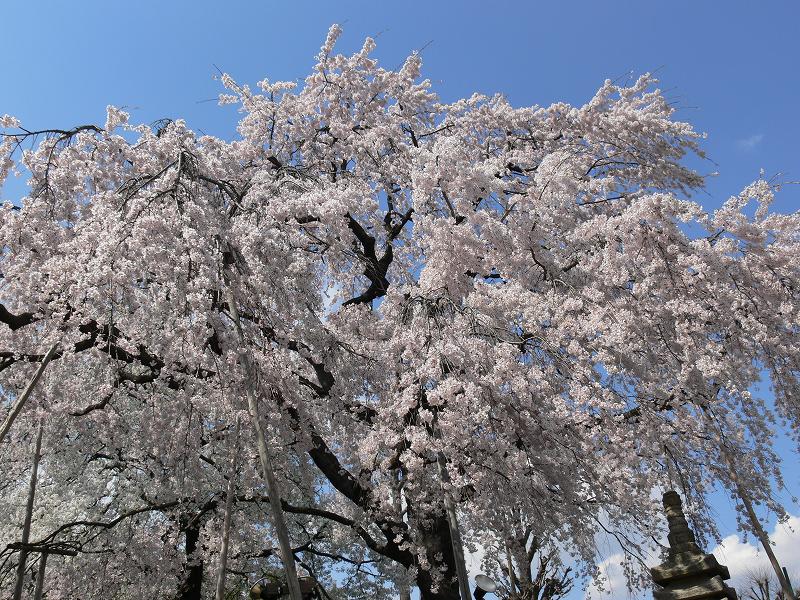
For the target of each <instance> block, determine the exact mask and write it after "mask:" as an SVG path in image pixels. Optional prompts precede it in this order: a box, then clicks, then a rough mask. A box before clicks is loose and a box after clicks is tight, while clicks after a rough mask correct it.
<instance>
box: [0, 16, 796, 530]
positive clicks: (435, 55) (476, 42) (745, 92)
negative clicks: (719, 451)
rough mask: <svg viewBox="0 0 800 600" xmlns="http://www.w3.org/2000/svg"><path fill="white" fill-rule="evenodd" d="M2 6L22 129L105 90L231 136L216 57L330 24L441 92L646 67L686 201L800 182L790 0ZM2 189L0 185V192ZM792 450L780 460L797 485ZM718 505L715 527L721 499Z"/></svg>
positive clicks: (584, 78)
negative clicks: (763, 179) (685, 158)
mask: <svg viewBox="0 0 800 600" xmlns="http://www.w3.org/2000/svg"><path fill="white" fill-rule="evenodd" d="M1 14H2V27H1V28H0V36H2V37H0V39H1V40H2V43H3V49H4V56H3V58H4V60H3V63H4V64H3V72H4V73H5V75H4V76H3V82H2V83H1V84H0V114H2V113H9V114H12V115H15V116H17V117H19V118H20V119H21V120H22V122H23V124H24V125H25V126H26V127H28V128H46V127H65V126H71V125H78V124H83V123H87V122H95V123H103V122H104V120H105V107H106V105H107V104H115V105H118V106H125V107H127V108H128V109H129V110H130V111H131V112H132V114H133V120H136V121H144V122H151V121H154V120H156V119H159V118H162V117H171V118H177V117H181V118H185V119H186V120H187V122H188V123H189V125H190V126H191V127H193V128H195V129H196V130H202V131H204V132H206V133H210V134H215V135H220V136H223V137H226V138H230V137H231V136H232V135H233V126H234V124H235V122H236V119H237V114H236V112H235V110H233V109H231V108H230V107H218V106H217V105H216V102H215V101H214V100H215V99H216V97H217V95H218V94H219V92H220V91H222V90H221V87H220V85H219V83H218V82H216V81H214V80H213V76H214V75H215V74H216V73H217V67H219V69H221V70H223V71H225V72H228V73H230V74H231V75H233V76H234V78H235V79H237V80H238V81H240V82H242V83H255V82H256V81H258V80H260V79H263V78H264V77H269V78H270V79H271V80H276V79H288V80H293V79H298V78H303V77H305V75H306V74H307V73H308V72H309V69H310V67H311V65H312V64H313V60H314V59H313V57H314V55H315V54H316V53H317V51H318V49H319V46H320V44H321V43H322V41H323V39H324V37H325V34H326V32H327V29H328V27H329V26H330V24H331V23H333V22H338V23H340V24H342V25H343V27H344V35H343V36H342V38H341V39H340V42H339V46H338V48H339V49H340V50H343V51H352V50H355V49H357V48H360V46H361V43H362V41H363V38H364V37H365V36H367V35H369V36H372V37H376V38H377V42H378V49H377V51H376V55H377V57H378V58H379V59H380V60H381V61H382V62H383V63H384V64H385V65H387V66H392V67H393V66H395V65H398V64H399V63H400V62H401V61H402V60H403V59H404V58H405V56H406V55H407V54H408V53H410V52H411V51H412V50H414V49H419V48H422V47H424V51H423V60H424V66H423V72H424V75H425V76H426V77H428V78H430V79H431V80H433V81H434V83H435V88H436V89H437V90H438V92H439V93H440V95H441V96H442V98H443V99H444V100H455V99H457V98H459V97H463V96H469V95H470V94H471V93H472V92H475V91H480V92H484V93H490V94H491V93H495V92H502V93H504V94H506V95H507V96H508V97H509V99H510V100H511V101H512V102H513V103H514V104H517V105H530V104H540V105H547V104H550V103H551V102H554V101H561V100H563V101H567V102H570V103H574V104H581V103H583V102H585V101H586V100H588V99H589V98H590V97H591V96H592V94H593V93H594V91H595V90H596V89H597V88H598V87H599V86H600V84H601V83H602V82H603V80H604V79H606V78H611V79H617V78H620V79H621V80H624V79H625V78H627V77H629V76H631V77H635V76H636V75H638V74H640V73H643V72H645V71H655V72H656V73H657V75H658V77H659V78H660V79H661V87H662V89H664V90H667V96H668V97H669V98H670V99H672V100H673V101H674V103H675V105H676V106H677V107H678V108H679V112H678V118H680V119H682V120H688V121H690V122H692V123H693V124H694V125H695V127H696V128H697V129H698V130H699V131H705V132H707V133H708V136H709V137H708V139H707V140H706V142H705V144H704V148H705V149H706V151H707V153H708V155H709V158H710V159H711V160H712V161H713V163H712V162H705V163H700V164H698V168H699V170H700V171H701V172H706V173H710V172H712V171H718V172H719V175H718V176H717V177H714V178H712V179H710V180H709V183H708V187H707V192H706V193H700V194H698V195H697V197H696V199H697V200H698V201H699V202H701V203H702V204H703V205H705V206H707V207H708V208H713V207H715V206H718V205H719V204H720V203H721V202H722V201H724V200H725V199H726V197H727V196H728V195H730V194H733V193H736V192H738V191H739V190H740V189H741V188H742V187H743V186H744V185H746V184H747V183H749V182H750V181H752V180H753V179H754V178H756V177H757V176H758V173H759V169H761V168H763V169H764V171H765V173H766V175H767V177H770V176H773V175H776V174H778V173H781V174H782V175H778V177H777V179H778V180H780V181H789V180H795V181H796V180H800V152H798V148H797V144H798V141H800V118H798V112H797V110H798V109H797V106H798V96H800V94H799V93H798V92H800V45H799V44H798V39H800V3H797V2H794V1H788V0H787V1H784V2H769V1H767V2H759V3H755V2H746V1H732V0H728V1H725V2H722V1H718V2H713V1H710V0H709V1H705V2H704V1H702V0H693V1H686V0H673V1H671V2H655V1H646V0H639V1H634V0H621V1H612V0H607V1H605V2H590V1H588V0H587V1H584V2H566V1H550V2H535V1H529V2H525V1H522V0H519V1H517V2H508V1H504V0H491V1H489V2H486V1H484V2H477V1H473V0H467V1H456V0H452V1H441V2H436V1H435V0H427V1H424V2H419V1H417V0H413V1H410V0H404V1H402V2H385V1H379V0H376V1H373V2H348V1H344V0H342V1H341V2H329V1H322V0H320V1H319V2H307V1H306V2H303V1H297V2H294V3H291V2H285V1H284V2H272V1H262V2H256V1H252V2H242V1H229V2H209V1H206V0H202V1H201V0H194V1H185V0H181V1H164V0H162V1H160V2H155V1H139V2H125V3H123V2H112V1H108V0H106V1H102V2H101V1H98V0H82V1H79V2H66V1H64V2H55V1H50V2H44V1H42V2H37V1H35V0H28V1H27V2H22V1H15V2H8V3H5V6H4V7H3V11H2V13H1ZM209 99H211V101H208V100H209ZM18 189H19V186H18V184H15V183H11V184H9V185H8V186H7V187H6V189H5V190H4V191H3V194H2V195H3V196H4V197H7V198H10V197H12V196H13V195H14V194H15V193H16V191H17V190H18ZM798 197H800V187H798V186H789V187H788V188H787V189H786V190H785V191H784V192H783V193H782V195H780V196H779V198H778V202H777V204H776V208H777V209H779V210H781V211H786V212H788V211H794V210H796V209H797V203H796V200H795V199H796V198H798ZM787 448H788V446H787ZM796 462H797V460H796V456H793V457H791V458H790V466H789V472H790V475H789V479H790V480H793V481H795V482H796V481H797V479H798V477H797V474H798V471H797V468H796V467H795V466H794V463H796ZM795 485H796V484H795ZM795 490H797V488H796V487H795ZM719 510H720V517H721V519H722V521H723V529H724V530H725V532H726V533H729V532H731V530H732V528H733V526H734V523H733V520H732V518H731V515H730V511H729V509H728V507H727V502H725V501H721V502H720V503H719ZM791 510H792V511H793V512H794V513H795V514H797V513H798V512H800V509H798V507H797V506H794V507H792V508H791Z"/></svg>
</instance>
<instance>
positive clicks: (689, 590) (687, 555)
mask: <svg viewBox="0 0 800 600" xmlns="http://www.w3.org/2000/svg"><path fill="white" fill-rule="evenodd" d="M663 502H664V512H666V514H667V522H668V523H669V536H667V539H668V540H669V557H668V558H667V560H666V562H664V563H662V564H660V565H659V566H657V567H653V568H652V569H650V573H651V574H652V576H653V581H655V582H656V584H657V586H656V588H655V589H654V590H653V597H654V598H655V600H701V599H703V600H712V599H715V598H729V599H730V600H736V590H734V589H733V588H732V587H729V586H728V585H727V584H726V583H725V580H726V579H730V573H729V572H728V567H726V566H724V565H721V564H719V563H718V562H717V559H716V558H715V557H714V555H713V554H705V553H704V552H703V551H702V550H700V547H699V546H698V545H697V542H696V541H695V537H694V532H692V530H691V529H689V524H688V523H687V522H686V517H685V516H684V514H683V509H682V508H681V497H680V496H679V495H678V493H677V492H674V491H669V492H667V493H666V494H664V498H663Z"/></svg>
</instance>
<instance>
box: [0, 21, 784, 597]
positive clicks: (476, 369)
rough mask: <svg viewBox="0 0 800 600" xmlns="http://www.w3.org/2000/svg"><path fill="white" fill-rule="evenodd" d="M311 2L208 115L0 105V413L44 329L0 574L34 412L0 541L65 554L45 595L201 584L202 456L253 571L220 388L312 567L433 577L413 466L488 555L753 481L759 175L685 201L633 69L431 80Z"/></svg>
mask: <svg viewBox="0 0 800 600" xmlns="http://www.w3.org/2000/svg"><path fill="white" fill-rule="evenodd" d="M339 32H340V30H339V28H338V27H336V26H334V27H333V28H331V30H330V32H329V35H328V38H327V39H326V41H325V43H324V45H323V46H322V48H321V51H320V53H319V55H318V61H317V64H316V66H315V67H314V68H313V70H312V72H311V74H310V75H308V77H306V79H305V81H304V82H303V83H302V84H300V85H296V84H295V83H292V82H270V81H268V80H264V81H262V82H260V83H259V84H258V89H251V88H250V87H248V86H246V85H241V84H238V83H237V82H235V81H234V80H233V79H232V78H231V77H229V76H227V75H224V76H223V77H222V78H221V80H222V83H223V85H224V86H225V88H226V93H225V94H222V95H221V97H220V102H221V103H222V104H235V105H237V106H239V108H240V110H241V112H242V118H241V121H240V122H239V126H238V135H237V136H235V139H232V140H230V141H229V140H224V139H219V138H217V137H212V136H208V135H200V134H198V133H196V132H194V131H192V129H190V127H189V125H187V124H186V123H185V122H183V121H181V120H176V121H162V122H158V123H154V124H150V125H143V124H133V123H131V122H130V121H129V115H128V114H126V113H125V112H124V111H122V110H120V109H118V108H115V107H109V108H108V114H107V120H106V122H105V123H104V124H103V125H84V126H78V127H72V128H64V129H47V130H33V129H26V128H25V127H23V125H22V124H20V123H19V122H18V121H17V120H16V119H14V118H13V117H10V116H4V117H2V120H0V125H1V126H2V128H3V134H2V141H0V181H2V180H3V179H5V178H6V177H7V176H8V175H9V173H11V172H12V171H21V172H25V173H28V174H29V176H30V181H29V191H28V194H27V195H26V196H25V197H24V198H21V199H19V201H17V202H13V203H12V202H9V203H6V204H5V205H4V206H3V207H2V210H0V240H2V245H3V253H2V258H0V277H2V279H0V300H2V304H0V322H2V323H0V386H2V392H3V394H4V396H5V398H4V403H3V404H4V406H7V407H8V410H11V406H12V405H13V404H14V403H15V402H16V401H17V399H18V397H19V396H20V394H21V393H22V390H23V389H24V388H25V387H26V385H27V384H28V382H29V380H30V378H31V377H32V375H33V373H34V372H35V371H36V369H37V367H38V366H39V363H40V362H41V361H42V359H43V358H44V355H45V353H46V352H47V349H48V348H50V347H53V346H55V347H57V351H55V352H54V354H53V357H52V361H51V362H50V364H49V365H47V368H46V369H45V370H44V372H43V375H42V379H41V381H40V383H39V387H38V388H37V391H36V392H35V393H34V395H33V397H32V398H33V399H32V400H31V401H30V402H29V403H28V405H27V406H25V407H24V408H23V410H22V412H21V413H20V417H19V419H18V420H17V421H16V423H15V424H14V425H13V427H12V428H11V429H10V432H9V434H8V436H7V438H6V439H5V440H4V441H3V443H2V445H0V460H1V461H2V464H3V465H4V466H3V469H2V475H1V476H0V489H2V490H3V494H2V496H1V497H0V507H1V508H2V511H3V512H4V514H5V515H6V518H5V519H4V522H3V525H2V527H0V546H2V547H5V550H4V551H3V552H2V553H0V588H2V589H7V588H8V589H10V588H11V586H13V581H12V577H13V571H14V567H15V561H16V557H17V556H18V554H17V553H15V552H14V551H13V549H10V548H9V547H7V544H10V543H12V542H15V541H17V540H18V538H19V527H20V524H21V523H22V521H23V514H22V507H23V506H24V504H25V502H24V497H25V494H26V493H27V473H28V470H29V468H30V464H31V460H32V454H33V451H32V447H33V441H32V440H33V437H34V436H35V432H36V428H37V426H38V424H39V423H40V422H42V423H43V426H44V443H43V451H42V452H43V457H42V466H41V469H42V473H41V474H40V479H41V484H40V489H39V492H38V495H37V497H36V507H35V514H34V519H33V525H32V534H31V539H32V540H35V541H36V542H37V543H38V542H42V543H49V544H61V545H66V546H69V547H71V548H74V549H76V550H77V551H78V555H77V556H76V557H75V558H63V559H56V558H53V559H51V560H50V562H49V563H48V567H47V568H48V575H47V577H48V580H57V581H58V584H57V585H51V586H50V591H49V593H48V596H47V597H48V598H52V599H56V598H90V597H105V598H129V597H152V598H155V597H163V598H172V597H175V598H182V599H184V600H189V599H199V598H203V597H211V595H210V594H211V593H212V591H213V586H214V578H215V577H216V564H217V563H216V561H217V559H218V552H219V545H220V532H221V523H222V519H223V512H224V506H225V504H226V502H225V500H226V495H227V492H226V490H227V489H228V481H229V479H233V483H232V488H233V489H234V492H233V493H234V496H233V502H232V506H233V513H232V517H231V518H232V527H231V551H230V557H229V559H228V570H229V581H230V582H231V585H234V582H235V580H236V578H238V579H239V581H240V582H244V581H245V580H249V581H253V580H255V579H257V578H258V577H260V576H261V575H262V574H263V573H264V572H265V570H268V569H269V568H272V569H274V568H276V567H277V566H278V564H279V563H277V562H275V558H276V556H277V554H278V552H277V550H275V549H274V548H273V544H276V545H277V542H275V541H274V540H275V537H274V535H275V532H274V530H273V528H272V526H271V525H270V519H269V514H270V508H269V504H268V501H267V496H266V486H265V484H264V482H263V480H262V476H261V474H260V471H259V466H258V460H257V458H256V457H257V454H256V450H255V448H256V441H255V437H254V436H255V433H254V430H253V427H252V426H251V421H250V420H249V418H248V416H247V412H248V407H247V401H246V400H245V397H246V393H247V391H248V390H250V392H253V393H255V395H256V398H257V403H258V415H257V416H258V420H259V422H260V423H261V425H262V426H263V429H264V433H265V436H266V439H267V443H268V445H269V447H270V449H271V452H272V454H273V458H274V462H275V470H276V473H277V477H278V480H279V486H280V489H281V491H282V503H283V509H284V511H285V512H286V514H287V520H288V525H289V532H290V536H291V542H292V545H293V547H294V555H295V560H296V561H297V564H298V565H299V566H300V567H301V568H303V569H305V570H307V571H308V572H309V573H310V574H311V575H312V576H314V577H316V578H317V579H319V580H320V581H321V582H322V583H323V584H324V586H325V589H326V590H327V593H328V594H330V597H342V598H344V597H346V598H362V597H363V598H367V597H369V598H373V597H380V595H381V594H392V593H395V592H394V590H395V589H396V588H403V586H404V585H406V583H408V582H410V583H411V584H412V585H415V586H418V587H419V589H420V591H421V593H422V597H423V598H431V599H450V598H457V597H458V587H457V584H456V583H455V580H454V575H455V563H454V557H453V553H452V550H451V547H450V533H449V530H448V526H447V517H446V514H445V509H444V499H445V498H446V497H448V498H451V499H452V500H453V502H454V503H455V505H456V507H457V511H458V516H459V521H460V526H461V530H462V535H463V536H464V538H465V541H466V543H467V545H468V547H469V546H473V545H475V544H480V545H483V546H485V547H487V548H495V549H496V550H497V551H498V552H501V551H504V550H503V549H506V550H507V551H508V552H509V555H510V556H512V555H513V556H512V558H513V559H514V561H515V563H514V564H516V565H517V566H518V567H519V568H520V571H521V575H520V576H521V577H522V578H523V579H524V578H525V572H526V571H525V569H526V568H527V572H528V575H527V577H528V578H530V577H531V575H530V562H531V557H530V556H524V555H525V552H526V551H527V550H529V549H530V548H531V543H530V541H529V540H531V539H538V540H542V539H551V540H557V541H558V543H559V547H560V548H562V549H565V550H566V551H569V552H571V553H572V554H573V555H574V557H575V559H576V560H577V561H583V563H584V564H586V565H591V564H592V562H593V560H594V554H595V546H594V536H595V534H596V533H597V532H599V531H603V530H605V531H607V532H609V533H610V534H612V535H615V536H617V538H618V539H619V541H620V542H621V543H622V544H623V546H624V547H625V548H626V549H627V550H628V551H629V552H631V553H636V552H637V551H638V541H637V540H638V539H639V538H638V537H637V536H633V535H628V532H637V533H638V534H639V535H641V536H647V535H656V532H657V531H658V528H659V523H660V521H659V505H658V503H657V501H655V500H654V499H653V498H654V495H653V493H652V491H653V490H654V489H662V488H664V487H668V486H669V487H674V486H680V487H681V488H682V489H683V491H684V493H685V494H687V495H688V496H689V497H690V498H691V499H692V500H693V505H692V506H693V507H694V518H695V525H696V526H697V527H698V528H699V530H700V531H699V533H701V534H713V533H714V527H713V522H712V521H711V520H710V519H709V518H708V514H707V511H706V508H707V504H706V494H707V493H708V492H709V490H710V489H711V487H712V486H713V485H714V483H715V482H716V481H722V482H723V483H724V484H725V485H728V486H729V488H730V489H731V492H732V494H734V496H735V497H736V498H738V496H737V486H736V485H734V484H733V483H731V477H730V473H731V471H735V473H736V482H737V484H738V485H739V486H742V487H744V488H746V489H747V490H748V492H749V494H750V499H751V500H752V501H755V502H761V503H764V504H766V505H767V506H768V507H769V508H770V509H772V510H775V511H778V513H779V514H781V513H782V510H783V509H782V507H781V506H780V505H779V504H778V503H777V502H776V501H775V500H774V498H773V493H772V490H773V489H774V486H775V485H780V481H781V480H780V470H779V464H780V461H779V457H778V456H776V455H775V453H774V452H773V451H772V449H771V438H772V435H773V430H774V423H775V421H776V419H777V420H786V421H788V422H789V423H790V424H791V425H792V428H793V431H794V432H795V434H796V433H797V432H798V431H800V428H798V426H800V423H799V422H798V418H800V410H798V409H799V408H800V407H799V406H798V398H800V395H799V394H798V391H800V390H798V356H799V355H798V350H799V349H800V346H799V345H798V288H797V286H798V265H800V252H798V249H799V248H800V246H799V244H800V238H799V237H798V233H799V232H800V227H799V225H800V221H799V220H798V216H797V215H796V214H794V215H783V214H776V213H772V212H770V210H769V206H770V202H771V200H772V198H773V193H774V192H775V189H774V186H772V185H771V184H770V183H769V182H767V181H765V180H763V179H761V180H758V181H756V182H755V183H753V184H752V185H751V186H749V187H747V188H746V189H745V190H744V191H742V192H741V193H739V194H737V195H735V196H733V197H731V199H730V200H728V201H727V202H726V203H725V204H724V205H723V206H722V207H721V208H720V209H718V210H716V211H713V212H708V211H705V210H704V209H703V208H702V207H701V206H700V205H698V204H697V203H694V202H692V201H690V200H688V199H686V198H687V196H688V195H689V194H690V193H691V192H692V191H693V190H696V189H698V188H700V187H702V185H703V177H701V176H700V175H699V174H698V173H696V172H695V171H693V170H692V169H691V168H689V167H688V166H687V165H686V164H685V163H686V160H685V158H686V155H687V154H693V155H697V156H699V157H700V158H702V157H703V153H702V150H701V148H700V146H699V143H700V138H701V136H700V135H699V134H698V133H696V132H695V131H694V130H693V128H692V127H691V126H690V125H689V124H687V123H684V122H680V121H677V120H675V119H674V118H673V117H674V115H673V108H672V107H671V106H670V104H669V103H668V102H667V101H666V100H665V99H664V97H663V95H662V94H661V93H660V91H659V90H658V89H657V88H656V87H655V85H656V82H655V80H654V79H653V78H652V77H650V76H643V77H641V78H640V79H638V80H637V81H636V82H635V83H633V84H632V85H630V86H629V87H625V86H618V85H615V84H614V83H612V82H610V81H606V82H605V83H604V84H603V85H602V87H601V88H600V89H599V90H598V92H597V93H596V94H595V96H594V97H593V98H592V99H591V100H590V101H589V102H588V103H587V104H585V105H584V106H580V107H573V106H570V105H568V104H565V103H557V104H554V105H552V106H549V107H538V106H533V107H523V108H516V107H513V106H511V105H510V104H509V103H508V101H507V100H506V99H504V98H503V97H502V96H494V97H486V96H481V95H477V94H476V95H473V96H472V97H470V98H467V99H463V100H459V101H457V102H453V103H443V102H441V101H440V100H439V98H438V97H437V96H436V94H435V92H434V91H433V89H432V85H431V83H430V82H429V81H427V80H424V79H421V76H420V67H421V60H420V57H419V56H418V55H416V54H412V55H411V56H410V57H409V58H408V59H407V60H406V61H405V63H404V64H403V65H402V66H401V67H399V68H398V69H396V70H387V69H384V68H382V67H380V66H379V65H378V64H377V62H376V61H375V60H374V59H373V58H371V52H372V50H373V48H374V42H373V41H372V40H371V39H367V40H366V42H365V43H364V46H363V48H362V49H361V50H360V51H358V52H356V53H355V54H353V55H352V56H344V55H341V54H336V53H335V50H334V46H335V42H336V38H337V36H338V35H339ZM26 126H27V125H26ZM753 206H755V209H753ZM237 327H240V328H241V336H239V334H238V332H237ZM248 365H249V367H250V368H245V367H247V366H248ZM762 377H768V378H769V381H770V383H771V387H772V390H773V392H774V401H772V400H770V399H765V398H763V397H759V396H758V395H755V394H752V393H751V390H752V388H753V386H754V384H756V383H757V382H758V381H760V379H761V378H762ZM442 466H443V469H444V473H442ZM443 474H444V476H443ZM743 526H745V527H748V525H747V524H746V523H743ZM519 540H524V541H523V542H522V543H520V542H519ZM514 541H516V543H512V542H514ZM536 543H541V542H536ZM548 556H550V555H549V554H548ZM270 560H273V562H272V563H271V567H270V566H269V565H270V562H269V561H270ZM548 560H549V559H548ZM526 561H527V562H526ZM31 569H32V570H31V573H32V572H33V571H35V564H34V565H33V566H32V567H31ZM143 574H144V575H146V577H143V576H142V575H143ZM404 582H406V583H404ZM528 583H531V582H530V581H528Z"/></svg>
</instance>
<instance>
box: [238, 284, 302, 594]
mask: <svg viewBox="0 0 800 600" xmlns="http://www.w3.org/2000/svg"><path fill="white" fill-rule="evenodd" d="M227 300H228V310H230V313H231V318H232V319H233V324H234V327H235V329H236V337H237V339H238V341H239V349H238V354H239V360H240V362H241V363H242V369H243V370H244V376H245V394H246V395H247V408H248V412H249V413H250V421H251V423H252V425H253V429H254V430H255V433H256V444H257V445H258V456H259V458H260V459H261V470H262V473H263V475H264V479H265V480H266V482H267V494H268V496H269V504H270V508H271V511H270V514H271V515H272V524H273V526H274V527H275V533H277V535H278V545H279V547H280V550H281V561H282V562H283V568H284V570H285V571H286V584H287V586H288V587H289V597H290V598H291V600H303V597H302V594H301V592H300V582H299V581H298V579H297V569H296V568H295V565H294V553H293V552H292V545H291V542H290V541H289V529H288V528H287V527H286V518H285V516H284V514H283V508H282V507H281V492H280V488H279V487H278V480H277V479H276V478H275V471H274V470H273V468H272V457H271V456H270V452H269V448H268V447H267V441H266V437H265V436H264V430H263V429H262V427H261V422H260V421H259V418H258V403H257V401H256V391H255V382H256V377H255V375H256V374H255V370H254V369H253V365H252V364H251V362H250V355H249V354H248V352H247V341H246V340H245V337H244V332H243V331H242V323H241V320H240V319H239V310H238V308H237V307H236V299H235V298H234V296H233V292H232V291H231V289H230V287H228V289H227Z"/></svg>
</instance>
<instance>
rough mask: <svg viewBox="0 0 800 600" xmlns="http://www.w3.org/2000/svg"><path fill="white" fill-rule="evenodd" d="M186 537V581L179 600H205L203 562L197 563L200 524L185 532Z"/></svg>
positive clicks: (188, 527)
mask: <svg viewBox="0 0 800 600" xmlns="http://www.w3.org/2000/svg"><path fill="white" fill-rule="evenodd" d="M184 533H185V535H186V579H185V580H184V581H183V585H182V586H181V591H180V596H178V600H203V595H202V591H203V590H202V588H203V561H202V560H198V561H196V562H195V558H194V554H195V552H196V551H197V542H198V541H199V540H200V524H199V523H197V522H194V523H191V524H190V525H188V526H187V527H186V529H185V530H184Z"/></svg>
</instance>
